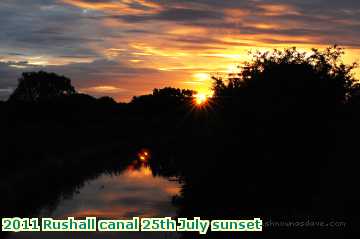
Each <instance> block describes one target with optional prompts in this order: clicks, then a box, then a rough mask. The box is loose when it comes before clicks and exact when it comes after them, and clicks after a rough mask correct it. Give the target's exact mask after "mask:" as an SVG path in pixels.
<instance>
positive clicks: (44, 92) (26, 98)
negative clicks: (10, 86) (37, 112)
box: [9, 71, 76, 102]
mask: <svg viewBox="0 0 360 239" xmlns="http://www.w3.org/2000/svg"><path fill="white" fill-rule="evenodd" d="M75 93H76V91H75V88H74V87H73V86H72V85H71V80H70V79H69V78H67V77H65V76H59V75H57V74H55V73H47V72H44V71H39V72H25V73H23V74H22V77H21V78H20V79H19V84H18V87H17V88H16V89H15V91H14V92H13V93H12V94H11V96H10V98H9V101H10V102H13V101H20V102H40V101H47V100H52V99H54V98H58V97H61V96H68V95H73V94H75Z"/></svg>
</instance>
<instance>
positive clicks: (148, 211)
mask: <svg viewBox="0 0 360 239" xmlns="http://www.w3.org/2000/svg"><path fill="white" fill-rule="evenodd" d="M138 155H140V156H144V157H146V159H147V160H148V159H149V158H150V152H149V151H148V150H145V151H140V152H139V154H138ZM146 162H147V161H145V162H144V161H142V160H141V159H140V158H139V157H138V159H137V160H135V161H134V162H133V163H132V164H131V165H130V166H129V167H128V168H127V169H126V170H124V171H123V172H121V173H120V174H119V175H109V174H103V175H101V176H100V177H99V178H97V179H95V180H92V181H90V182H88V183H86V184H85V186H84V187H83V188H81V189H80V190H79V193H78V194H76V195H75V196H74V197H73V198H72V199H67V200H63V201H62V202H61V203H60V204H59V206H58V208H57V209H56V210H55V211H54V212H53V213H52V215H46V216H51V217H55V218H64V217H70V216H72V217H86V216H88V217H89V216H96V217H101V218H130V217H133V216H138V217H165V216H175V215H176V209H175V207H174V206H173V205H172V203H171V198H172V197H173V196H175V195H177V194H179V193H180V189H181V185H180V183H179V182H178V181H170V180H168V179H167V178H164V177H161V176H154V175H153V172H152V170H151V168H150V167H149V165H148V164H147V163H146Z"/></svg>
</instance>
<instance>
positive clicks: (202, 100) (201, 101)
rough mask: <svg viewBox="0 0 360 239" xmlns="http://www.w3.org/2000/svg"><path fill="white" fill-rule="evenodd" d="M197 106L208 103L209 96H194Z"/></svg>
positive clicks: (201, 94) (199, 94)
mask: <svg viewBox="0 0 360 239" xmlns="http://www.w3.org/2000/svg"><path fill="white" fill-rule="evenodd" d="M194 97H195V103H196V105H203V104H204V103H205V102H206V101H207V98H208V97H207V96H206V95H205V94H203V93H198V94H196V95H194Z"/></svg>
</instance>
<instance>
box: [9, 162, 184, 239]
mask: <svg viewBox="0 0 360 239" xmlns="http://www.w3.org/2000/svg"><path fill="white" fill-rule="evenodd" d="M179 191H180V184H179V183H178V182H177V181H176V180H171V179H170V178H165V177H161V176H153V173H152V171H151V168H150V167H148V166H145V165H141V166H140V167H133V166H132V165H130V166H129V167H128V168H127V169H126V170H124V171H122V172H120V173H119V174H105V173H104V174H102V175H100V176H99V177H98V178H96V179H94V180H90V181H88V182H86V183H85V185H84V186H83V187H82V188H80V189H79V190H78V191H77V192H76V193H75V194H74V196H73V197H71V198H68V199H62V200H61V201H60V203H59V204H58V206H57V207H56V208H55V210H49V209H46V208H44V209H42V210H41V212H40V217H53V218H56V219H61V218H66V217H70V216H71V217H86V216H95V217H98V218H111V219H131V218H132V217H165V216H170V217H174V216H176V208H175V207H174V206H173V205H172V203H171V199H172V197H173V196H174V195H177V194H178V193H179ZM177 237H178V235H177V234H176V233H174V232H171V233H170V232H168V233H164V232H163V233H157V232H128V233H127V232H116V233H115V232H61V233H60V232H46V233H45V232H40V233H39V232H31V233H30V232H27V233H24V232H21V233H12V234H10V235H9V236H8V238H9V239H15V238H27V239H29V238H52V239H55V238H59V239H60V238H76V239H80V238H140V239H141V238H177Z"/></svg>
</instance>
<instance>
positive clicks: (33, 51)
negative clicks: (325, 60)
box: [0, 0, 360, 101]
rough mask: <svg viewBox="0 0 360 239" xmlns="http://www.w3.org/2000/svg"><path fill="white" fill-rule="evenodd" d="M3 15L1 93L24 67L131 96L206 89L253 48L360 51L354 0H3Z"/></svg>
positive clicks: (352, 57) (353, 55)
mask: <svg viewBox="0 0 360 239" xmlns="http://www.w3.org/2000/svg"><path fill="white" fill-rule="evenodd" d="M0 23H1V24H0V32H1V34H0V99H2V100H5V99H7V97H8V96H9V94H11V92H12V91H13V90H14V89H15V88H16V85H17V79H18V78H19V77H20V76H21V73H22V72H26V71H38V70H46V71H52V72H56V73H58V74H61V75H65V76H67V77H69V78H71V80H72V83H73V85H74V86H75V87H76V89H77V90H78V91H79V92H83V93H87V94H91V95H94V96H97V97H99V96H104V95H108V96H112V97H113V98H114V99H116V100H117V101H128V100H130V99H131V98H132V96H134V95H141V94H147V93H150V92H151V90H152V89H153V88H160V87H165V86H173V87H179V88H188V89H194V90H197V91H199V92H201V93H209V89H210V87H211V79H210V75H212V74H215V73H226V72H231V71H232V70H233V69H234V67H235V66H236V65H239V64H240V65H241V64H242V63H243V62H244V61H246V60H249V59H250V58H249V55H248V52H249V51H256V50H260V51H266V50H271V49H274V48H278V49H283V48H286V47H292V46H296V47H297V48H299V49H300V50H304V51H307V50H309V49H311V48H313V47H316V48H324V47H326V46H330V45H334V44H338V45H340V46H342V47H344V48H345V49H346V52H347V54H346V56H345V59H344V60H345V62H346V63H351V62H353V61H359V60H360V41H359V39H360V1H358V0H341V1H339V0H237V1H235V0H191V1H190V0H1V1H0ZM358 72H359V73H360V71H358ZM357 75H360V74H358V73H357Z"/></svg>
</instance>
